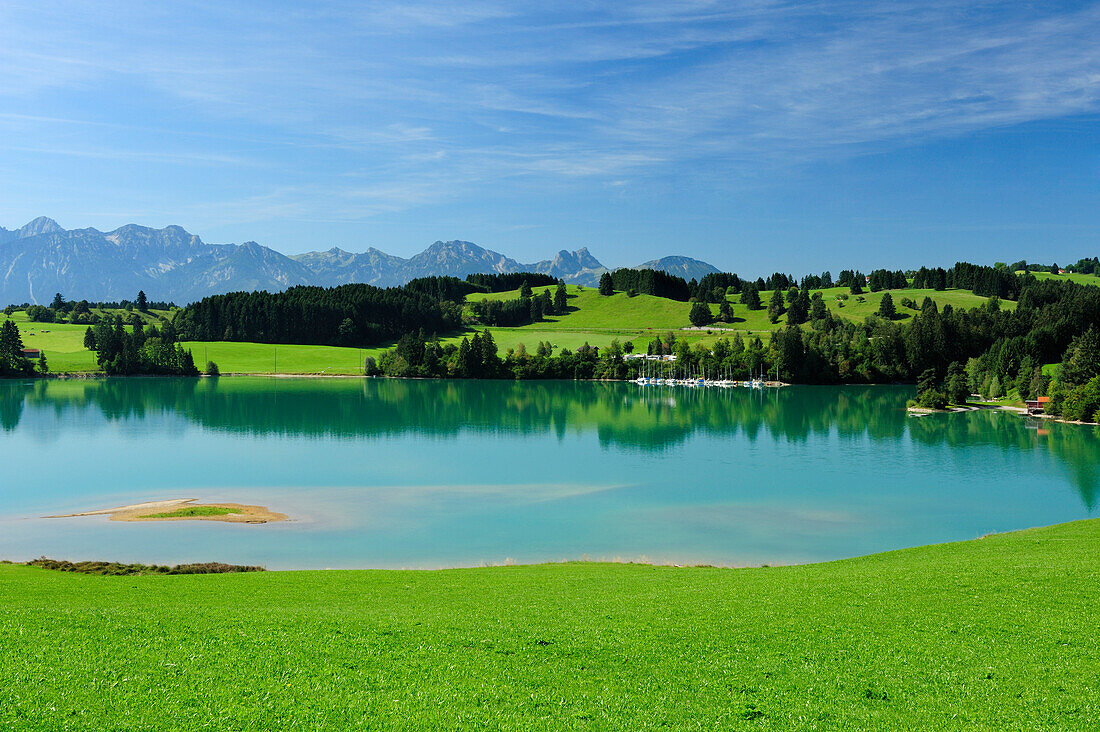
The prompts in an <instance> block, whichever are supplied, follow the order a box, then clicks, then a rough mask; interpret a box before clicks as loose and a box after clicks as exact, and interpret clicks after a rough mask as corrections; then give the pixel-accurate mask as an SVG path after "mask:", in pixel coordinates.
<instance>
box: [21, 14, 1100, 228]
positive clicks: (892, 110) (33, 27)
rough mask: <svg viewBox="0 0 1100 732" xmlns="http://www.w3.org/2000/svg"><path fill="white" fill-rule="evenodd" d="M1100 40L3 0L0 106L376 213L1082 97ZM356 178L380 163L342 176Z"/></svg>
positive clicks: (994, 17)
mask: <svg viewBox="0 0 1100 732" xmlns="http://www.w3.org/2000/svg"><path fill="white" fill-rule="evenodd" d="M119 17H125V18H127V21H126V22H125V23H124V24H120V23H119V21H118V18H119ZM1098 37H1100V6H1098V5H1097V4H1095V3H1089V4H1084V5H1082V4H1077V3H1059V2H1051V3H1043V4H1037V5H1031V4H1027V5H1025V4H1006V3H991V2H984V1H979V0H972V1H959V2H943V1H938V0H928V1H918V0H909V1H906V0H899V1H898V2H813V1H811V2H786V1H783V0H745V1H743V2H734V3H730V2H707V1H705V0H700V1H688V2H636V3H615V4H608V5H601V4H591V3H586V2H577V3H562V4H551V5H550V6H548V5H547V4H545V3H535V2H507V3H505V2H477V1H473V2H469V3H464V4H462V5H461V6H456V5H454V4H453V3H442V2H439V3H437V2H423V1H416V0H414V1H413V2H396V1H391V0H383V1H382V2H378V3H369V4H365V5H364V4H361V3H351V2H330V3H324V4H310V5H308V6H299V5H295V4H279V3H275V4H255V3H250V2H240V3H205V2H193V3H186V4H175V3H173V4H169V5H139V6H133V5H132V4H128V3H127V4H122V3H114V2H103V3H96V4H94V5H92V6H89V5H86V4H83V3H70V2H59V3H54V4H50V5H49V6H48V7H43V6H41V5H40V4H29V3H26V4H24V3H19V2H13V3H6V4H5V5H4V7H3V8H0V103H3V105H4V107H5V108H6V110H7V115H8V116H7V117H6V118H5V119H6V120H7V124H8V125H12V124H15V122H16V121H19V120H22V121H23V122H25V123H27V124H25V125H24V130H25V132H26V134H25V135H23V136H22V139H20V140H18V141H17V142H13V141H11V140H9V141H8V142H7V143H6V144H7V145H10V146H11V147H7V148H5V149H8V150H16V149H21V150H23V151H24V152H29V151H33V150H54V151H77V150H79V149H80V146H82V145H83V146H85V148H86V149H87V150H91V151H93V152H91V153H87V154H85V155H84V157H100V156H101V155H100V153H99V152H95V151H101V150H102V151H111V150H117V151H119V154H118V155H117V159H118V160H119V161H121V164H124V165H127V164H128V165H140V164H156V165H165V166H168V165H172V164H173V163H177V164H189V163H191V164H193V163H194V162H196V161H199V162H202V163H203V164H204V165H210V166H219V165H220V166H222V167H224V168H225V169H226V170H227V171H228V170H231V169H233V168H234V166H237V165H238V163H239V162H240V161H242V160H249V161H256V163H257V165H256V167H261V168H263V169H264V170H265V175H266V178H265V179H264V181H263V182H258V181H254V180H249V181H248V182H247V184H244V185H242V190H239V191H237V193H238V194H239V195H237V196H236V200H241V201H249V200H255V201H267V195H268V193H267V192H265V191H264V190H262V189H263V188H264V187H265V186H266V189H267V191H268V192H274V191H280V190H282V191H285V190H315V191H326V190H327V191H331V192H332V193H334V194H338V195H334V196H333V197H332V200H333V201H334V203H331V204H327V205H322V204H321V203H317V204H316V205H318V206H322V208H324V209H325V210H323V211H320V210H318V211H316V212H314V213H315V214H316V215H318V216H323V217H331V216H332V215H334V214H337V215H339V212H335V211H333V210H332V209H333V207H334V206H337V205H344V206H346V207H347V208H346V214H347V216H350V217H356V216H367V217H369V216H371V215H373V214H372V212H375V211H392V210H395V209H397V208H400V207H402V206H407V207H416V206H421V205H424V204H425V203H427V202H431V201H446V200H450V199H453V198H454V197H456V196H459V195H470V194H473V193H482V194H485V193H486V192H489V191H492V190H493V187H494V186H501V185H508V186H520V187H521V190H526V191H527V192H528V194H529V195H531V196H536V197H537V196H540V195H542V194H543V192H544V191H545V190H546V187H547V186H554V185H557V184H558V183H560V182H561V181H564V180H573V181H575V180H576V179H579V178H587V179H592V180H593V182H594V183H595V184H596V185H598V186H603V187H607V186H609V185H614V186H615V187H617V188H622V187H629V185H630V184H631V183H632V182H642V183H644V182H646V181H652V180H659V179H661V178H662V177H665V176H668V175H670V174H677V175H683V176H690V177H691V178H693V179H695V180H697V181H699V182H700V185H709V184H721V183H722V182H728V181H730V180H736V179H738V178H746V177H752V176H755V175H759V174H760V171H761V170H769V169H779V170H782V169H788V168H790V167H792V166H799V165H803V164H805V163H807V162H813V161H820V160H831V159H836V158H843V157H845V156H853V155H861V154H863V153H867V152H875V151H881V150H884V149H891V148H893V147H897V146H902V145H907V146H908V145H913V144H915V143H920V142H925V141H932V140H938V139H942V138H945V137H950V136H956V135H960V134H966V133H971V132H975V131H981V130H986V129H992V128H1000V127H1004V126H1010V125H1018V124H1022V123H1027V122H1033V121H1040V120H1051V119H1057V118H1061V117H1066V116H1071V115H1080V114H1088V113H1095V112H1096V111H1098V109H1100V44H1097V43H1096V42H1095V39H1096V38H1098ZM3 122H4V119H0V123H3ZM119 128H122V129H119ZM127 145H132V149H130V150H129V151H128V150H127V149H126V146H127ZM4 146H5V143H0V148H4ZM161 148H163V149H161ZM151 151H152V152H151ZM103 157H109V156H103ZM349 176H350V177H367V178H371V179H372V182H371V184H370V185H369V186H359V187H357V188H356V190H355V192H354V193H342V192H340V191H339V188H340V187H341V186H343V185H344V183H343V182H342V181H343V180H345V179H346V178H347V177H349ZM463 181H464V182H465V183H466V185H465V186H463V187H461V190H460V188H459V184H460V183H461V182H463ZM517 181H519V182H517ZM242 182H243V179H242ZM523 187H526V188H523ZM372 192H374V193H372ZM511 192H512V193H516V192H517V191H516V189H514V188H513V189H512V190H511ZM220 193H221V192H220V191H219V194H220ZM372 195H373V196H374V197H375V198H376V199H377V205H364V203H363V202H364V201H366V200H369V199H370V198H371V196H372ZM316 198H317V199H318V201H320V200H322V199H324V195H323V194H318V195H317V196H316ZM263 210H264V211H267V210H268V209H267V207H266V203H265V204H264V208H263ZM295 210H296V211H298V210H299V209H298V208H297V207H296V208H295Z"/></svg>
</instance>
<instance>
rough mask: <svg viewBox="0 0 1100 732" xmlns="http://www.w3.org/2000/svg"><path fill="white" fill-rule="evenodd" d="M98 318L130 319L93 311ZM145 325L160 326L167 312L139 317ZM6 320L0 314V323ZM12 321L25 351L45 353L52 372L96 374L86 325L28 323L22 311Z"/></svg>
mask: <svg viewBox="0 0 1100 732" xmlns="http://www.w3.org/2000/svg"><path fill="white" fill-rule="evenodd" d="M92 312H94V313H97V314H99V315H105V314H108V313H109V314H112V315H113V314H121V315H124V316H125V317H129V316H130V313H129V312H126V311H122V310H112V311H104V310H98V309H96V310H93V311H92ZM138 315H140V316H141V318H142V320H144V321H145V322H146V323H158V322H160V320H159V318H158V317H157V316H158V315H163V316H165V317H168V316H169V315H171V313H169V312H168V311H163V310H161V311H152V312H150V313H138ZM7 318H8V316H6V315H4V314H3V313H0V322H3V321H4V320H6V319H7ZM11 319H12V320H14V321H15V323H16V325H18V326H19V332H20V333H21V334H22V336H23V345H24V346H26V347H27V348H38V349H40V350H43V351H45V352H46V361H47V362H48V364H49V367H50V370H51V371H56V372H67V373H76V372H87V371H96V370H97V369H98V368H99V366H98V364H97V363H96V360H95V354H94V353H92V352H91V351H89V350H87V349H86V348H84V332H85V331H86V330H87V329H88V326H86V325H71V324H68V323H31V322H28V321H27V314H26V313H24V312H23V311H22V310H19V311H16V312H15V313H13V314H12V315H11Z"/></svg>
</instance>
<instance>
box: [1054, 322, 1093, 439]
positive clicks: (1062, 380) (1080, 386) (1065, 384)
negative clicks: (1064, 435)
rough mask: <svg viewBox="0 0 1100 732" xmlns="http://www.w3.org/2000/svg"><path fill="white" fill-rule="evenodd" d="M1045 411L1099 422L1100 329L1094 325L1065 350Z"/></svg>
mask: <svg viewBox="0 0 1100 732" xmlns="http://www.w3.org/2000/svg"><path fill="white" fill-rule="evenodd" d="M1047 411H1048V412H1050V413H1051V414H1057V415H1060V416H1062V417H1064V418H1065V419H1070V420H1079V421H1083V422H1100V329H1098V327H1097V326H1096V325H1093V326H1092V327H1090V328H1089V329H1088V330H1087V331H1085V332H1084V333H1082V334H1081V335H1079V336H1077V337H1076V338H1074V339H1073V341H1072V342H1071V343H1070V345H1069V348H1067V349H1066V353H1065V355H1064V357H1063V359H1062V365H1061V368H1060V369H1059V374H1058V379H1057V381H1056V382H1055V383H1054V385H1053V387H1052V388H1051V390H1050V404H1049V405H1048V406H1047Z"/></svg>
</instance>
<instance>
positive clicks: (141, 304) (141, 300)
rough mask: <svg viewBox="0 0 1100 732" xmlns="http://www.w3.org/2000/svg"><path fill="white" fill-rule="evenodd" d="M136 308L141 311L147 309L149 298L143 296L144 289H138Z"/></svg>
mask: <svg viewBox="0 0 1100 732" xmlns="http://www.w3.org/2000/svg"><path fill="white" fill-rule="evenodd" d="M137 309H138V310H140V311H141V312H143V313H144V312H145V311H147V310H148V309H149V299H148V298H147V297H145V290H138V296H137Z"/></svg>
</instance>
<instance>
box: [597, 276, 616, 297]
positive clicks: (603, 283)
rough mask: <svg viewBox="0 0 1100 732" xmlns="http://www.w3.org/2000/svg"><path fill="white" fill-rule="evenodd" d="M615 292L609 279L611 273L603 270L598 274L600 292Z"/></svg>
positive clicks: (613, 285) (602, 293)
mask: <svg viewBox="0 0 1100 732" xmlns="http://www.w3.org/2000/svg"><path fill="white" fill-rule="evenodd" d="M614 293H615V284H614V283H613V282H612V281H611V273H610V272H604V273H603V274H602V275H600V294H601V295H612V294H614Z"/></svg>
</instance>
